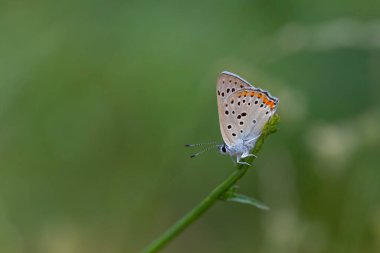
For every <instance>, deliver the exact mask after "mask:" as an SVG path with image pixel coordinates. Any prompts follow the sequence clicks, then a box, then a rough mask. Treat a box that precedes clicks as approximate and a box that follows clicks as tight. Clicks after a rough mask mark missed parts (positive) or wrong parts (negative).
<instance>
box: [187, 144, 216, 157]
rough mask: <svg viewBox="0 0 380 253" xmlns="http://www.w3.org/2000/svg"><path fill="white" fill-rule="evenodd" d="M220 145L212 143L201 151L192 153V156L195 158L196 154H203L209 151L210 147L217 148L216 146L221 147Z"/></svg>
mask: <svg viewBox="0 0 380 253" xmlns="http://www.w3.org/2000/svg"><path fill="white" fill-rule="evenodd" d="M219 146H220V145H212V146H209V147H206V148H204V149H202V150H201V151H199V152H197V153H195V154H192V155H190V158H194V157H196V156H199V155H200V154H203V153H204V152H206V151H209V150H210V149H212V148H216V147H219Z"/></svg>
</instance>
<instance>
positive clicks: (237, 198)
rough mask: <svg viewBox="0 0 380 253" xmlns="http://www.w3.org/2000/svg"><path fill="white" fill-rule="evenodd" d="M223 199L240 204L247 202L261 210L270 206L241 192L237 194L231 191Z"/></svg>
mask: <svg viewBox="0 0 380 253" xmlns="http://www.w3.org/2000/svg"><path fill="white" fill-rule="evenodd" d="M224 200H226V201H231V202H237V203H242V204H248V205H251V206H255V207H257V208H259V209H261V210H269V209H270V208H269V207H268V206H267V205H265V204H264V203H263V202H261V201H259V200H257V199H254V198H252V197H248V196H246V195H243V194H238V193H233V194H229V196H228V195H227V196H225V198H224Z"/></svg>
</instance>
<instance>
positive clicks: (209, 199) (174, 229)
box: [141, 114, 280, 253]
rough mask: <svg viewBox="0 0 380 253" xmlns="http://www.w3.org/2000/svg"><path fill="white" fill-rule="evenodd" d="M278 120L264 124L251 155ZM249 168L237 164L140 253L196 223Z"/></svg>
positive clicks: (162, 244)
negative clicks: (222, 179) (213, 187)
mask: <svg viewBox="0 0 380 253" xmlns="http://www.w3.org/2000/svg"><path fill="white" fill-rule="evenodd" d="M279 120H280V118H279V116H278V115H277V114H275V115H274V116H273V117H272V118H271V119H270V120H269V122H268V123H267V124H266V126H265V128H264V129H263V132H262V134H261V136H260V138H259V139H258V141H257V142H256V145H255V148H254V149H253V150H252V152H253V154H257V153H258V152H259V150H260V149H261V147H262V146H263V144H264V139H265V138H266V137H267V136H268V135H270V134H272V133H274V132H276V131H277V128H276V126H277V123H278V122H279ZM254 159H255V157H249V158H248V159H247V160H246V162H248V163H250V164H252V162H253V160H254ZM249 168H250V167H249V166H248V165H243V164H237V165H236V169H235V171H234V172H233V173H232V174H231V175H230V176H229V177H228V178H227V179H226V180H224V181H223V182H222V183H221V184H219V185H218V186H217V187H216V188H215V189H214V190H212V191H211V192H210V194H209V195H207V196H206V198H204V199H203V200H202V201H201V202H200V203H199V204H198V205H197V206H195V207H194V208H193V209H192V210H191V211H190V212H188V213H187V214H186V215H185V216H183V217H182V218H181V219H180V220H178V221H177V222H176V223H175V224H174V225H173V226H171V227H170V228H169V229H168V230H166V232H165V233H163V234H162V235H161V236H160V237H158V238H157V239H156V240H154V241H153V242H152V243H151V244H149V245H148V246H147V247H146V248H145V249H143V250H142V251H141V253H154V252H158V251H159V250H160V249H162V248H163V247H165V246H166V245H167V244H168V243H169V242H170V241H171V240H172V239H173V238H175V237H176V236H177V235H178V234H179V233H181V232H182V231H183V230H184V229H185V228H187V227H188V226H189V225H190V224H191V223H193V222H194V221H196V220H197V219H198V218H199V217H200V216H201V215H202V214H203V213H205V212H206V211H207V210H208V209H209V208H210V207H211V206H212V205H213V204H215V202H216V201H218V200H220V199H222V197H223V195H224V194H225V193H226V192H227V191H228V190H229V189H231V187H232V186H234V185H235V184H236V182H237V181H238V180H239V179H240V178H241V177H243V176H244V175H245V173H246V172H247V170H248V169H249Z"/></svg>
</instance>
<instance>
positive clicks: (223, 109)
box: [216, 71, 253, 146]
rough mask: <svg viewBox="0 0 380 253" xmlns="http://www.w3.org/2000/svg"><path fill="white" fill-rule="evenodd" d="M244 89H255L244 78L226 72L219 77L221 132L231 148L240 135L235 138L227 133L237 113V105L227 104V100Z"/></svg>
mask: <svg viewBox="0 0 380 253" xmlns="http://www.w3.org/2000/svg"><path fill="white" fill-rule="evenodd" d="M244 88H245V89H249V88H253V87H252V86H251V85H250V84H249V83H248V82H247V81H245V80H244V79H243V78H241V77H239V76H237V75H235V74H232V73H229V72H226V71H225V72H222V73H221V74H220V75H219V77H218V80H217V83H216V93H217V94H216V95H217V101H218V114H219V125H220V131H221V133H222V137H223V140H224V142H225V143H226V144H227V145H229V146H231V145H233V144H234V143H235V142H236V139H237V138H238V135H237V134H238V133H235V134H236V136H233V135H232V133H231V134H229V131H227V126H228V125H232V124H233V122H234V116H236V113H237V108H234V106H237V105H236V104H229V103H227V102H226V99H227V98H228V97H230V96H231V94H234V93H236V92H237V91H239V90H241V89H244ZM226 105H227V106H226ZM235 124H236V122H235Z"/></svg>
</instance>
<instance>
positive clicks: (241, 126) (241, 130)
mask: <svg viewBox="0 0 380 253" xmlns="http://www.w3.org/2000/svg"><path fill="white" fill-rule="evenodd" d="M217 98H218V99H217V100H218V112H219V125H220V131H221V133H222V137H223V140H224V142H225V143H226V144H227V145H228V146H234V145H235V144H236V143H237V142H238V141H239V140H240V141H249V140H251V139H253V138H255V137H257V136H259V135H260V134H261V131H262V129H263V127H264V126H265V124H266V122H267V121H268V120H269V118H270V117H271V116H272V115H273V114H274V113H275V111H276V108H277V104H278V99H277V98H275V97H272V96H271V95H270V94H269V92H267V91H264V90H261V89H259V88H255V87H254V86H252V85H251V84H250V83H248V82H247V81H246V80H244V79H243V78H241V77H239V76H237V75H235V74H232V73H229V72H222V73H221V74H220V76H219V78H218V82H217Z"/></svg>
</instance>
